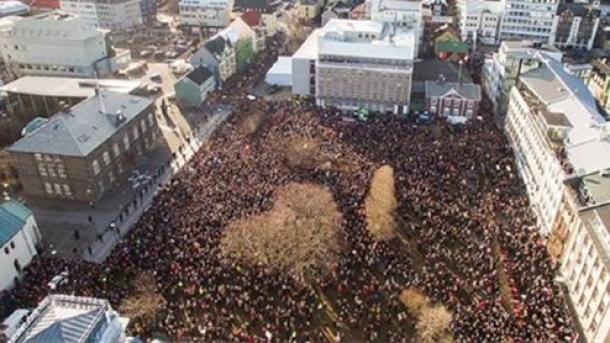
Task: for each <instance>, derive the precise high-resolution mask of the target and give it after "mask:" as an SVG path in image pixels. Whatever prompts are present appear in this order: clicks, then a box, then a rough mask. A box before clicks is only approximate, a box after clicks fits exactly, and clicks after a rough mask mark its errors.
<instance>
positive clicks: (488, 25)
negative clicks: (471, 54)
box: [457, 0, 506, 45]
mask: <svg viewBox="0 0 610 343" xmlns="http://www.w3.org/2000/svg"><path fill="white" fill-rule="evenodd" d="M505 2H506V1H505V0H500V1H496V0H459V1H458V2H457V9H458V12H459V16H458V20H459V29H460V35H461V38H462V40H463V41H465V42H471V43H472V44H477V43H479V42H481V43H484V44H492V45H493V44H497V43H499V38H500V23H501V22H502V16H503V14H504V10H505V7H506V4H505Z"/></svg>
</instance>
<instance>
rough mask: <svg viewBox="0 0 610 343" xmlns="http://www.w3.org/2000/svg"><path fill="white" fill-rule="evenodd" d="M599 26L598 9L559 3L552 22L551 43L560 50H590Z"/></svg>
mask: <svg viewBox="0 0 610 343" xmlns="http://www.w3.org/2000/svg"><path fill="white" fill-rule="evenodd" d="M599 25H600V10H599V9H596V8H595V7H593V6H592V5H588V4H584V3H561V4H559V6H558V7H557V15H556V16H555V20H554V22H553V40H552V43H553V44H555V46H557V47H558V48H562V49H573V48H578V49H586V50H591V49H592V48H593V44H594V43H595V37H596V36H597V30H598V29H599Z"/></svg>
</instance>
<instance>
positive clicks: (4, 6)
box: [0, 0, 30, 17]
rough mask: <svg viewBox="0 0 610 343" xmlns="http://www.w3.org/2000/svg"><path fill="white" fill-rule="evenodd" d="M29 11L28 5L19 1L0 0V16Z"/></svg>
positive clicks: (22, 13)
mask: <svg viewBox="0 0 610 343" xmlns="http://www.w3.org/2000/svg"><path fill="white" fill-rule="evenodd" d="M29 13H30V7H29V6H28V5H26V4H24V3H23V2H21V1H17V0H8V1H2V2H0V17H6V16H9V15H26V14H29Z"/></svg>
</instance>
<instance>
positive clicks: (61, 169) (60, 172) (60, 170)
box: [57, 164, 67, 179]
mask: <svg viewBox="0 0 610 343" xmlns="http://www.w3.org/2000/svg"><path fill="white" fill-rule="evenodd" d="M57 175H58V176H59V177H60V178H62V179H65V178H66V177H67V175H66V170H65V169H64V166H63V165H62V164H60V165H58V166H57Z"/></svg>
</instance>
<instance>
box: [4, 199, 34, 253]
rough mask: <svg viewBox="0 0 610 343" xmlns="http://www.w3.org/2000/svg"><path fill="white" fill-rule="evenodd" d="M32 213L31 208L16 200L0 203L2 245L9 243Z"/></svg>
mask: <svg viewBox="0 0 610 343" xmlns="http://www.w3.org/2000/svg"><path fill="white" fill-rule="evenodd" d="M31 215H32V211H30V209H29V208H27V207H25V206H23V205H22V204H20V203H18V202H16V201H7V202H5V203H3V204H1V205H0V247H2V246H4V245H5V244H6V243H8V242H9V241H10V240H11V239H12V238H13V237H14V236H15V235H16V234H17V233H18V232H19V231H20V230H21V229H22V228H23V225H25V221H26V220H27V219H28V217H30V216H31Z"/></svg>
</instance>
